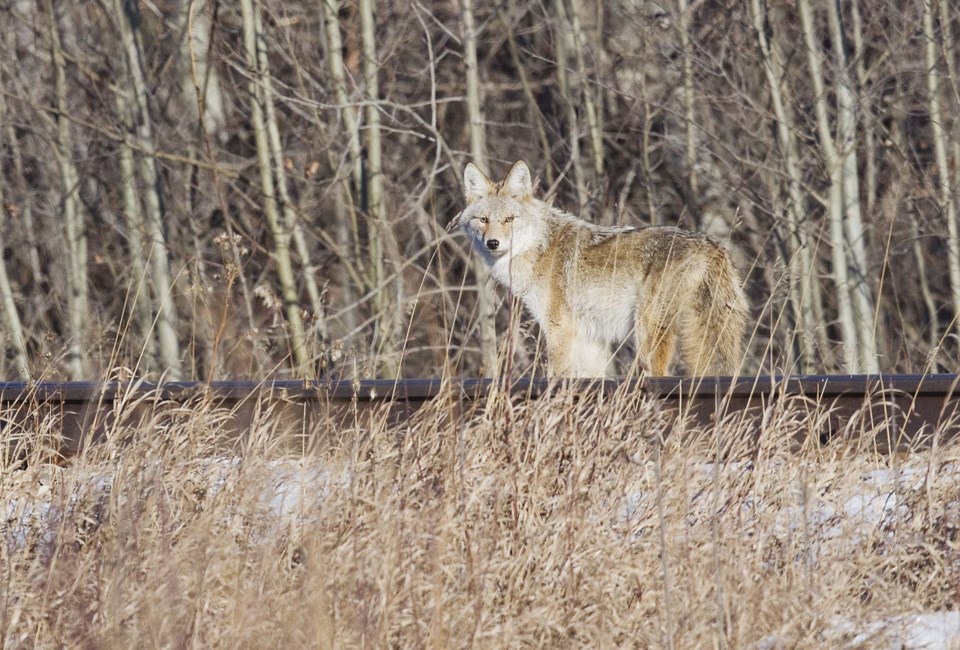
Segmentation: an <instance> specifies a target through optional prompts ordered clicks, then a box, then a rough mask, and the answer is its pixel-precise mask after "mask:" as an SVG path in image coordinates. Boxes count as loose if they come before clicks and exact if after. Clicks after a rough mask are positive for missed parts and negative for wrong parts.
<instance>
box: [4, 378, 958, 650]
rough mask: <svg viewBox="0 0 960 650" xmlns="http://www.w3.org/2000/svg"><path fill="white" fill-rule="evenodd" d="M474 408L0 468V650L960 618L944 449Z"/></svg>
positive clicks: (796, 640)
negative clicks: (943, 613)
mask: <svg viewBox="0 0 960 650" xmlns="http://www.w3.org/2000/svg"><path fill="white" fill-rule="evenodd" d="M485 406H486V408H484V409H482V410H480V409H478V410H477V411H476V412H473V413H467V414H463V415H459V416H454V411H453V410H452V409H451V407H450V400H449V396H445V397H444V398H443V399H438V400H436V401H435V402H433V403H430V404H429V405H427V406H426V407H424V408H423V409H422V410H421V411H419V412H418V413H417V414H416V416H415V417H414V418H413V419H412V420H410V421H409V422H404V423H399V424H397V423H393V424H389V423H388V420H387V418H386V417H379V416H377V415H375V416H373V417H370V418H367V417H362V418H360V419H359V420H358V421H357V423H356V424H354V425H352V426H348V427H345V428H343V429H340V430H338V431H335V432H333V431H329V430H317V431H315V432H312V433H314V434H315V439H316V440H318V441H323V442H322V443H320V442H318V443H317V444H313V445H310V446H309V447H308V448H306V449H303V450H302V451H300V452H297V453H294V452H291V449H292V448H296V447H297V443H298V441H299V440H298V439H292V438H291V434H289V432H285V431H284V430H283V426H284V425H282V424H280V422H282V420H281V419H280V418H269V417H267V418H263V419H262V420H261V421H260V423H259V424H257V425H256V429H255V430H254V431H253V432H252V433H251V434H250V435H249V436H248V437H246V438H245V439H244V440H242V441H240V442H236V443H225V442H224V440H223V437H222V435H221V434H222V425H223V415H224V414H223V413H218V412H217V411H216V410H214V409H209V408H208V409H191V410H177V409H168V410H165V411H163V412H160V413H155V414H152V415H148V416H147V417H146V418H145V419H144V421H142V422H140V423H138V424H137V425H136V426H134V425H132V424H127V425H123V426H120V425H117V426H115V427H113V428H112V429H111V431H110V432H109V436H108V440H107V441H106V442H105V443H103V444H101V445H98V446H94V447H91V448H90V449H88V451H86V452H85V453H84V454H82V455H81V456H80V457H78V458H76V459H73V460H72V461H70V462H69V463H68V464H67V466H66V467H58V466H54V465H45V464H42V463H40V462H38V461H37V459H34V462H31V463H29V464H28V466H27V467H26V469H19V470H17V471H10V470H11V469H12V463H11V462H8V465H9V466H8V467H4V468H3V472H2V479H0V505H2V507H3V508H4V510H0V514H3V515H4V517H5V518H4V519H3V520H0V526H2V527H3V529H2V530H3V535H2V547H0V567H2V568H0V572H2V573H0V640H2V643H3V645H4V647H54V646H71V647H161V646H163V647H321V648H323V647H340V648H353V647H364V646H367V647H387V646H391V647H435V648H451V647H466V646H473V647H497V648H500V647H534V646H536V647H623V646H627V647H631V646H635V647H664V648H667V647H671V648H694V647H730V648H744V647H756V646H757V645H758V644H765V645H764V647H784V648H786V647H790V648H819V647H826V646H834V647H840V646H842V645H843V644H844V643H848V642H849V641H850V640H851V639H852V637H853V632H850V631H846V632H845V631H844V629H846V628H844V627H843V626H842V625H841V626H838V624H837V621H838V620H839V619H838V617H841V616H842V617H843V620H844V621H846V622H848V623H852V629H854V630H856V629H859V628H860V627H861V626H867V625H868V624H870V623H873V622H876V621H878V620H882V619H884V618H885V617H890V616H895V615H900V614H906V613H911V612H922V611H934V610H944V609H955V608H956V607H957V600H958V588H960V564H958V560H960V557H958V546H957V541H956V536H957V525H958V521H960V517H958V508H960V480H958V478H960V475H958V469H957V468H958V467H960V463H958V459H957V456H958V450H957V449H956V448H955V447H954V446H951V445H946V446H943V445H941V446H940V447H939V449H937V450H936V451H934V452H931V451H920V452H917V453H915V454H912V455H910V456H908V457H905V458H904V457H894V458H889V457H882V456H879V455H876V454H872V453H870V452H869V451H864V449H865V448H866V447H867V445H863V444H860V443H861V442H862V441H860V440H852V441H848V442H844V443H842V444H841V443H837V444H834V445H832V446H830V447H828V448H820V447H817V446H815V445H812V444H809V443H806V444H800V445H798V444H797V443H796V437H797V436H802V434H803V433H804V432H806V430H807V428H808V427H809V426H810V422H811V419H810V417H809V416H808V414H806V413H805V412H803V413H801V412H800V411H799V410H794V409H792V408H791V407H790V405H789V404H788V403H779V404H774V405H772V406H771V407H770V409H769V412H768V413H767V417H766V418H765V419H764V421H763V423H762V424H758V423H757V422H753V423H742V422H741V423H734V422H732V421H731V422H721V423H720V424H719V425H716V426H713V427H709V428H707V429H697V428H695V427H693V426H692V425H687V424H685V423H683V422H682V421H676V420H673V419H672V418H670V417H667V415H666V414H664V413H662V412H660V411H659V407H658V404H657V403H655V402H651V401H647V400H645V399H643V398H641V397H640V396H639V395H635V394H634V395H631V394H617V395H614V396H612V397H606V398H601V397H599V396H597V395H593V396H580V397H577V396H575V395H573V394H571V393H569V392H563V391H561V392H559V393H558V394H556V395H554V396H552V397H549V398H542V399H538V400H532V401H520V400H514V401H510V400H508V399H505V398H503V397H502V396H498V397H497V398H495V399H493V400H491V401H490V403H488V404H487V405H485ZM321 429H322V427H321ZM285 438H287V440H286V443H285V442H284V439H285ZM878 470H884V471H878ZM879 637H882V633H878V637H877V638H873V639H868V640H867V641H866V642H865V645H863V646H857V647H874V646H877V647H885V646H884V645H883V642H882V640H881V639H880V638H879Z"/></svg>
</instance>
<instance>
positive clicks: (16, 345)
mask: <svg viewBox="0 0 960 650" xmlns="http://www.w3.org/2000/svg"><path fill="white" fill-rule="evenodd" d="M0 79H2V77H0ZM6 121H7V102H6V98H5V97H4V96H3V94H2V93H0V124H5V123H6ZM2 135H3V134H2V132H0V136H2ZM2 145H3V141H2V139H0V149H2ZM3 179H4V174H3V156H0V210H2V209H3V208H2V206H5V205H6V199H5V197H4V195H3V191H4V189H5V188H4V181H3ZM4 231H5V228H0V312H2V315H3V325H4V328H5V330H6V332H7V335H8V336H9V337H10V345H11V346H12V347H13V365H14V366H15V367H16V369H17V375H18V376H19V377H20V379H21V380H24V381H26V380H28V379H30V365H29V363H28V362H27V344H26V339H25V338H24V336H23V325H21V323H20V314H19V312H18V311H17V303H16V301H15V300H14V298H13V287H11V286H10V278H9V277H8V276H7V263H6V261H5V260H4V259H3V234H4Z"/></svg>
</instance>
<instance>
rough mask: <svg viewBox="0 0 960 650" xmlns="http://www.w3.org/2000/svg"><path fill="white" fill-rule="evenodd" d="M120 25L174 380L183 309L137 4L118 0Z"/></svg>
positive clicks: (160, 319)
mask: <svg viewBox="0 0 960 650" xmlns="http://www.w3.org/2000/svg"><path fill="white" fill-rule="evenodd" d="M113 2H114V11H115V12H116V14H117V18H118V22H119V25H120V39H121V42H122V44H123V50H124V54H125V56H126V63H127V73H128V74H129V77H130V84H131V86H132V89H133V97H132V108H133V114H134V115H135V123H136V128H135V133H136V139H137V142H138V144H139V146H140V150H141V152H142V153H141V154H140V155H139V156H138V157H137V163H138V164H137V168H138V170H139V172H140V180H141V182H142V185H143V188H142V192H143V205H144V217H145V225H146V234H147V241H148V242H149V247H148V250H149V259H150V270H151V274H152V276H153V278H152V279H153V291H154V303H155V305H156V307H155V308H156V314H157V338H158V341H159V348H160V360H161V362H162V363H163V366H164V373H165V375H166V377H167V378H168V379H171V380H177V379H180V378H181V377H182V372H181V367H180V343H179V341H178V339H177V310H176V302H175V300H174V296H173V283H172V281H171V277H170V259H169V256H168V254H167V245H166V241H165V237H164V234H163V206H162V203H161V201H160V176H159V174H158V173H157V160H156V157H155V156H154V153H153V152H154V141H153V125H152V121H151V119H150V110H149V107H148V105H147V82H146V78H145V76H144V71H143V66H142V61H143V47H142V44H141V37H140V15H139V8H138V6H137V4H136V2H135V1H134V0H113Z"/></svg>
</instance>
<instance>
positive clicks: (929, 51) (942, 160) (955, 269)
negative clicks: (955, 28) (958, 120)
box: [923, 0, 960, 314]
mask: <svg viewBox="0 0 960 650" xmlns="http://www.w3.org/2000/svg"><path fill="white" fill-rule="evenodd" d="M941 28H944V25H941ZM947 29H948V28H947ZM923 38H924V41H925V50H924V53H925V59H926V65H927V102H928V105H929V111H930V128H931V129H932V131H933V150H934V155H935V157H936V161H937V180H938V184H939V189H940V209H941V210H942V211H943V216H944V218H945V219H946V220H947V269H948V271H949V276H950V298H951V302H952V303H953V313H954V314H960V232H958V225H957V208H956V202H955V201H954V198H953V189H952V179H951V177H950V160H949V156H948V153H947V140H948V138H947V129H946V128H945V125H944V123H943V119H944V111H943V110H942V108H941V102H942V97H941V91H940V80H939V72H938V68H939V66H938V59H939V56H938V47H937V38H936V30H935V28H934V7H933V0H926V1H925V2H924V3H923Z"/></svg>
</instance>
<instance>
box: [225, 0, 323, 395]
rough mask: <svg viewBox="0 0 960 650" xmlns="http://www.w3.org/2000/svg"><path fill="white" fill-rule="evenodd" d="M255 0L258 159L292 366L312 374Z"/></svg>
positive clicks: (248, 22)
mask: <svg viewBox="0 0 960 650" xmlns="http://www.w3.org/2000/svg"><path fill="white" fill-rule="evenodd" d="M254 2H255V0H240V10H241V13H242V15H243V43H244V50H245V53H246V57H247V65H248V66H250V70H251V73H252V79H251V81H250V122H251V126H252V128H253V135H254V139H255V140H256V145H257V163H258V166H259V169H260V184H261V189H262V191H263V200H264V213H265V214H266V217H267V224H268V226H269V227H270V235H271V238H272V239H273V259H274V263H275V264H276V265H277V276H278V277H279V279H280V291H281V295H282V297H283V307H284V311H285V312H286V316H287V328H288V331H289V336H290V347H291V357H292V366H293V370H294V373H295V374H297V375H299V376H301V377H305V378H309V377H311V376H312V375H313V372H312V370H311V368H310V356H309V354H308V351H307V346H306V339H305V336H304V331H303V318H302V316H301V314H300V299H299V296H298V294H297V286H296V280H295V278H294V273H293V263H292V261H291V259H290V234H289V232H288V231H287V229H286V228H285V227H284V224H283V223H282V222H281V215H280V209H279V206H278V205H277V195H276V191H275V184H274V178H273V165H272V164H271V160H270V142H269V136H268V134H267V125H266V121H265V118H264V113H263V104H264V101H265V97H266V92H265V90H264V88H263V84H262V81H263V77H264V74H265V71H264V70H263V69H261V67H260V61H261V60H263V59H262V57H261V56H260V54H259V52H258V49H259V48H260V47H262V46H263V42H264V41H263V39H264V35H263V34H262V33H260V32H259V31H258V29H257V26H258V24H259V21H258V19H257V17H256V15H255V14H256V13H257V12H259V11H260V8H259V6H254Z"/></svg>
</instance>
